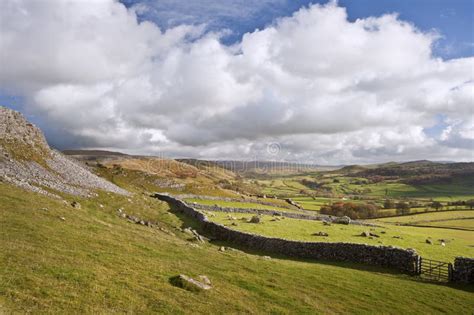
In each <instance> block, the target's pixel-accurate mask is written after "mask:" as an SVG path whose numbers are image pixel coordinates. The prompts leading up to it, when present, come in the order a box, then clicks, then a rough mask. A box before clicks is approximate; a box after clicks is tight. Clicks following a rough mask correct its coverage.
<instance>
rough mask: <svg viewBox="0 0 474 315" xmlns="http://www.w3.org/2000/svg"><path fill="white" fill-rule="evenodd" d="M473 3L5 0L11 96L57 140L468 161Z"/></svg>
mask: <svg viewBox="0 0 474 315" xmlns="http://www.w3.org/2000/svg"><path fill="white" fill-rule="evenodd" d="M473 5H474V1H472V0H471V1H467V0H451V1H448V0H445V1H440V0H405V1H394V0H378V1H371V0H357V1H350V0H340V1H338V2H336V1H312V2H311V3H310V2H309V1H302V0H292V1H290V0H260V1H249V0H234V1H230V0H220V1H218V0H200V1H190V0H122V1H121V2H118V1H114V0H97V1H91V0H63V1H59V0H58V1H53V0H42V1H37V0H5V1H2V2H1V3H0V70H1V71H0V104H2V105H4V106H7V107H11V108H13V109H16V110H20V111H21V112H22V113H24V114H25V115H26V116H27V117H28V118H29V119H30V120H32V121H33V122H34V123H35V124H37V125H38V126H39V127H40V128H42V129H43V130H44V131H45V133H46V136H47V139H48V142H49V143H50V144H51V145H52V146H53V147H56V148H58V149H71V148H82V149H109V150H117V151H122V152H126V153H132V154H150V155H160V156H167V157H193V158H201V159H245V160H248V159H265V160H285V161H299V162H305V163H315V164H325V165H339V164H358V163H378V162H387V161H408V160H420V159H429V160H439V161H472V160H473V152H474V151H473V149H474V115H473V114H474V113H473V108H474V106H473V105H474V97H473V96H474V79H473V77H474V38H473V34H474V29H473V28H474V25H473V13H472V12H473V11H474V8H473Z"/></svg>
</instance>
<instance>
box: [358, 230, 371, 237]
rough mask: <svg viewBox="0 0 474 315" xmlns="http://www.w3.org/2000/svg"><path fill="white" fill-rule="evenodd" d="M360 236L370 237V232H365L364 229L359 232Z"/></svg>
mask: <svg viewBox="0 0 474 315" xmlns="http://www.w3.org/2000/svg"><path fill="white" fill-rule="evenodd" d="M360 236H363V237H370V232H367V231H364V232H362V233H361V234H360Z"/></svg>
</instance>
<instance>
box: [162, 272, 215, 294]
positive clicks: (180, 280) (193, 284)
mask: <svg viewBox="0 0 474 315" xmlns="http://www.w3.org/2000/svg"><path fill="white" fill-rule="evenodd" d="M199 279H200V281H198V280H196V279H193V278H191V277H188V276H186V275H179V276H176V277H172V278H171V279H170V282H171V284H173V285H174V286H177V287H179V288H183V289H185V290H188V291H195V292H196V291H202V290H210V289H212V287H211V281H209V278H208V277H206V276H199Z"/></svg>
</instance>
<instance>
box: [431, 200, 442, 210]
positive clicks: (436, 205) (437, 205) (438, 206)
mask: <svg viewBox="0 0 474 315" xmlns="http://www.w3.org/2000/svg"><path fill="white" fill-rule="evenodd" d="M430 207H431V208H433V209H435V210H436V211H438V210H440V209H442V208H443V205H442V204H441V202H439V201H433V202H432V203H431V205H430Z"/></svg>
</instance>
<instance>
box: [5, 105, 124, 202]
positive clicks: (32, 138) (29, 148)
mask: <svg viewBox="0 0 474 315" xmlns="http://www.w3.org/2000/svg"><path fill="white" fill-rule="evenodd" d="M16 150H18V151H19V152H15V151H16ZM20 150H21V152H20ZM17 153H20V155H22V157H23V158H22V159H15V158H14V157H15V156H16V155H18V154H17ZM29 156H34V157H35V158H34V159H28V157H29ZM0 180H3V181H5V182H7V183H11V184H13V185H16V186H18V187H21V188H24V189H27V190H31V191H34V192H38V193H41V194H44V195H48V196H51V197H57V198H59V197H58V196H57V195H56V194H54V192H50V191H47V190H46V189H44V188H43V187H45V188H49V189H51V190H55V191H59V192H63V193H67V194H71V195H76V196H82V197H87V196H90V195H92V194H93V190H95V189H101V190H105V191H109V192H114V193H117V194H122V195H128V194H129V193H128V192H127V191H126V190H124V189H121V188H119V187H117V186H116V185H114V184H112V183H110V182H108V181H106V180H104V179H102V178H100V177H98V176H96V175H94V174H92V173H91V172H90V171H88V170H87V169H85V168H84V167H83V166H82V165H80V164H79V162H76V161H73V160H71V159H69V158H67V157H66V156H64V155H63V154H61V153H59V152H57V151H55V150H51V149H50V148H49V146H48V143H47V142H46V139H45V138H44V135H43V133H42V132H41V130H39V129H38V128H37V127H36V126H34V125H33V124H31V123H29V122H28V121H27V120H26V119H25V118H24V117H23V116H22V115H21V114H20V113H19V112H16V111H13V110H11V109H8V108H5V107H0Z"/></svg>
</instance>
